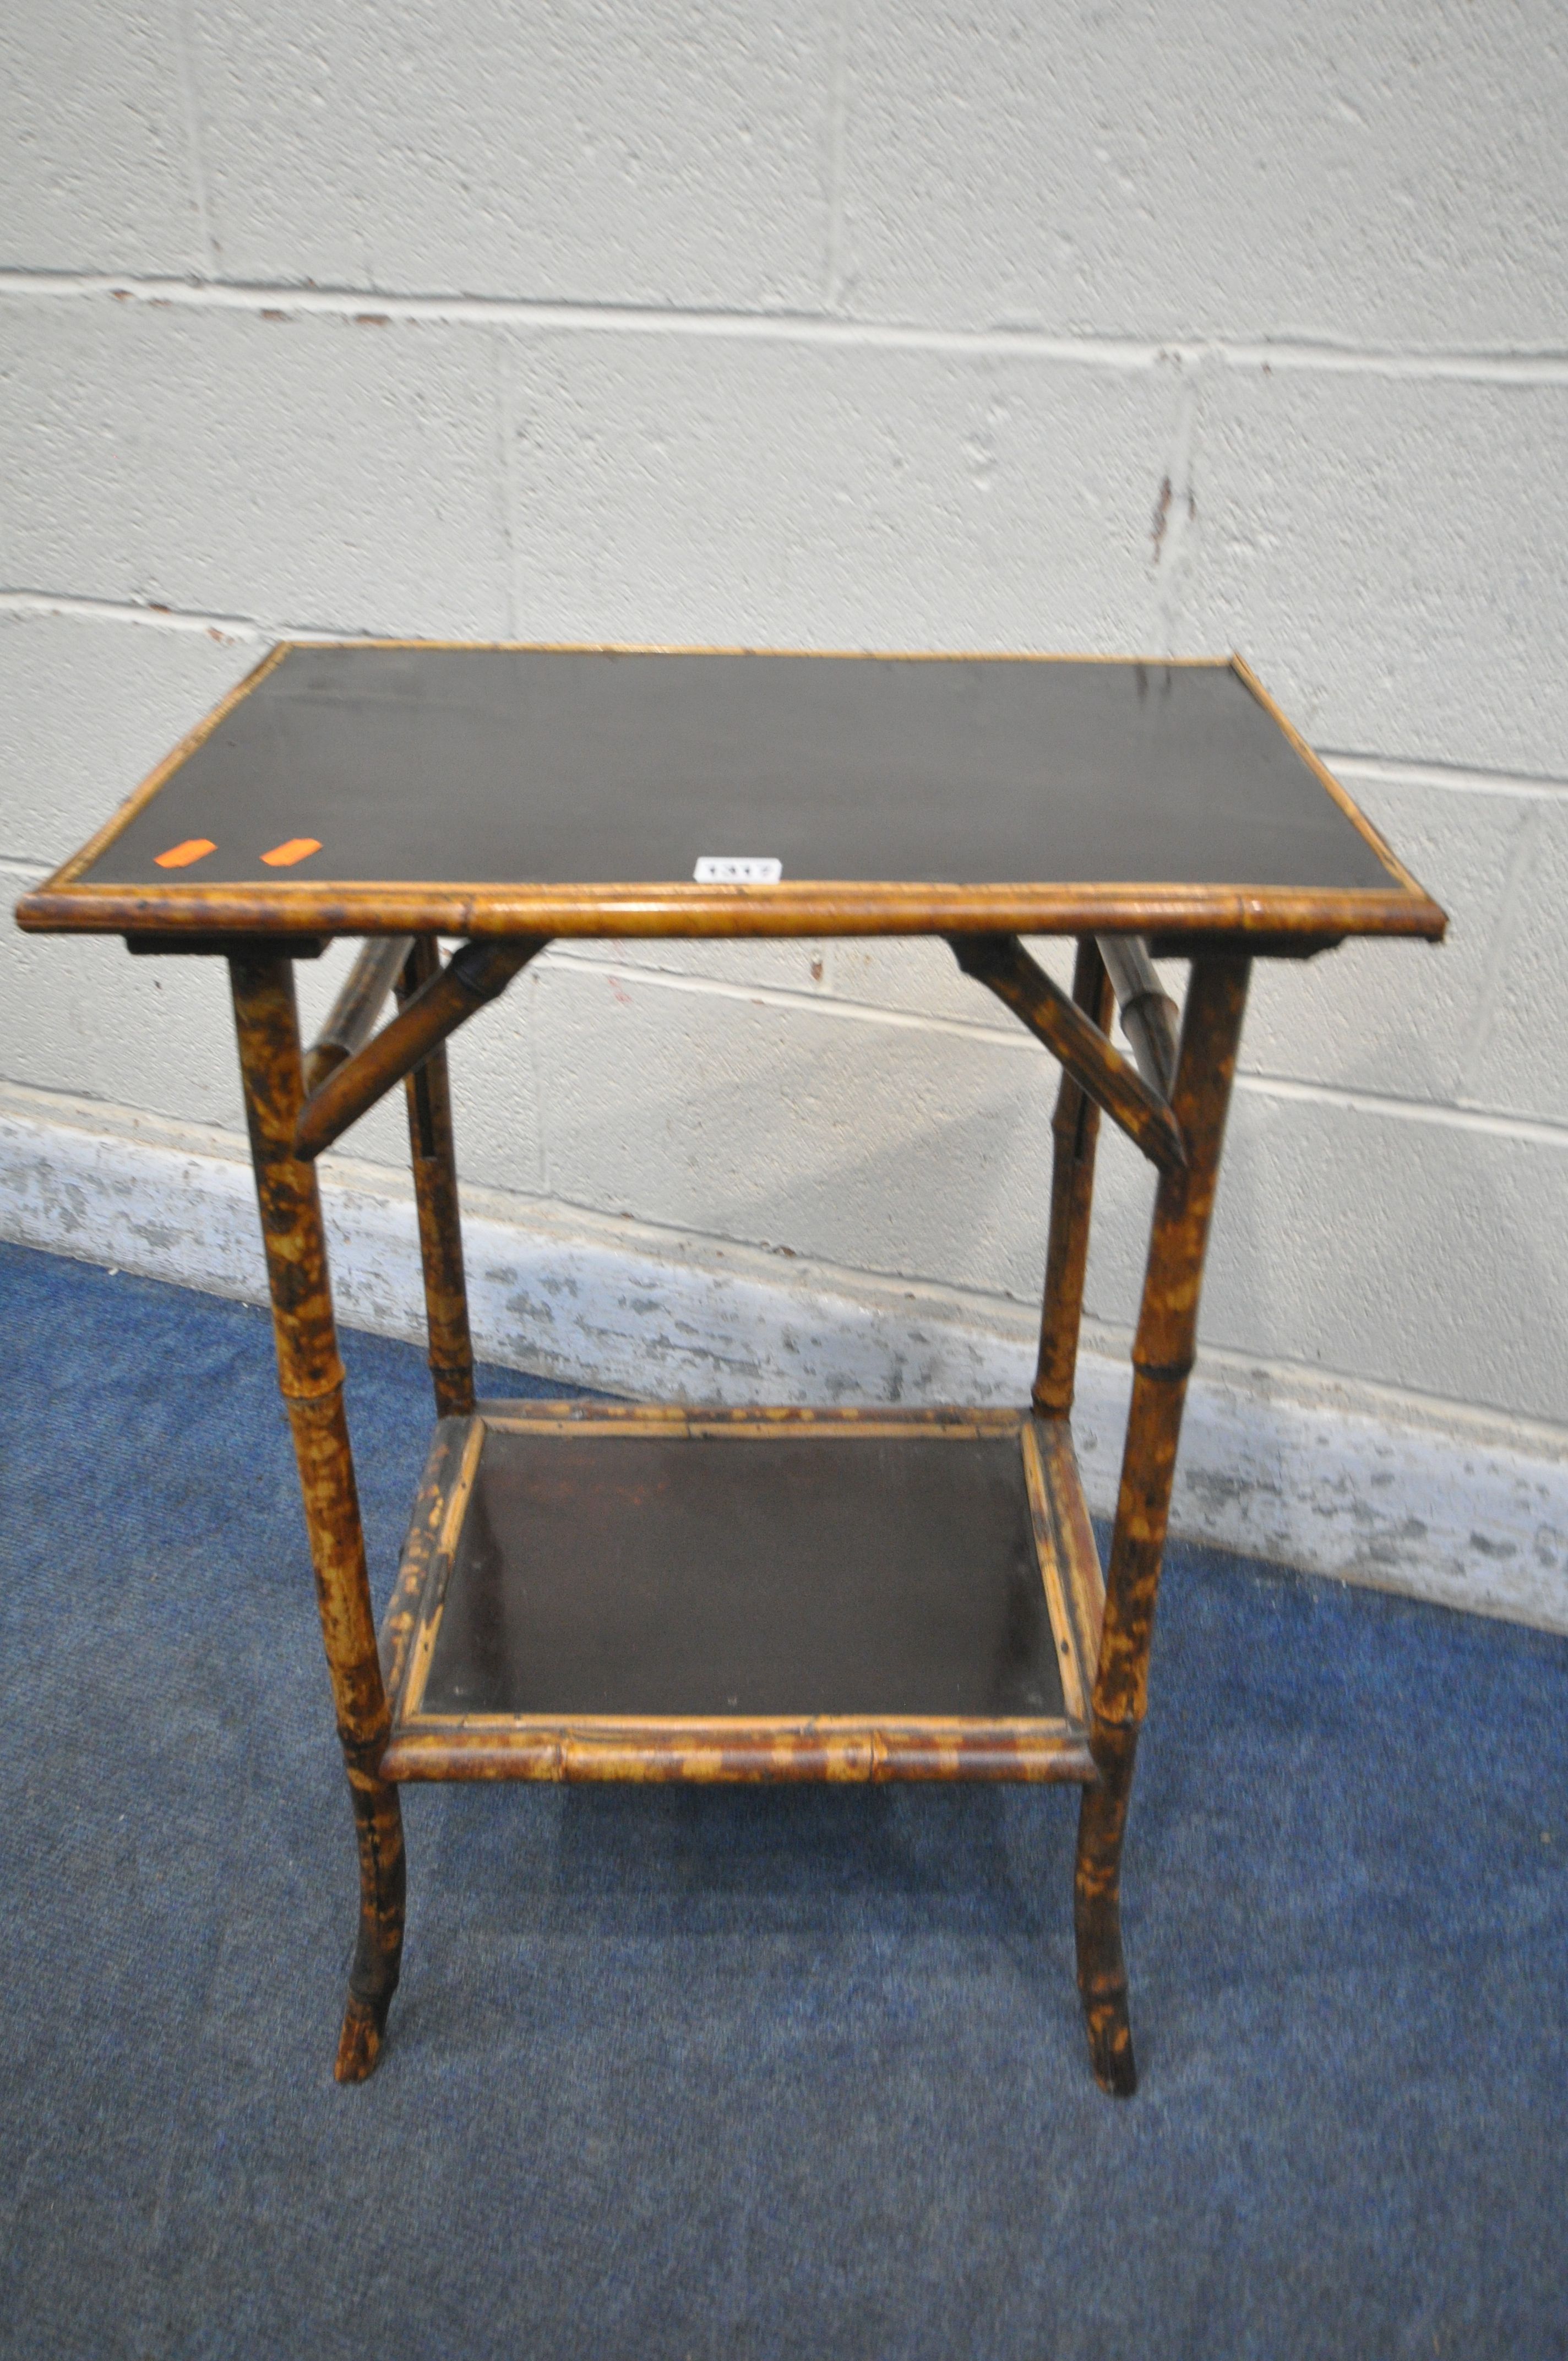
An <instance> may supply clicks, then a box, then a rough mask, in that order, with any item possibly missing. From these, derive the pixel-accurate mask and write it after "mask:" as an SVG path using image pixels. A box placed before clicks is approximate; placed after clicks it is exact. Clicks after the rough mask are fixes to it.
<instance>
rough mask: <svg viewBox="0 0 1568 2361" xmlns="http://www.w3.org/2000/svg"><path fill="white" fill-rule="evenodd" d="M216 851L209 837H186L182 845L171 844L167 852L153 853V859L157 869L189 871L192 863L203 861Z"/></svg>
mask: <svg viewBox="0 0 1568 2361" xmlns="http://www.w3.org/2000/svg"><path fill="white" fill-rule="evenodd" d="M217 849H218V848H217V846H216V845H215V844H214V842H213V840H212V838H211V837H210V836H188V837H187V838H186V839H185V841H184V843H183V844H171V845H170V848H169V850H168V851H167V852H155V853H154V854H153V859H154V861H155V862H157V864H158V866H159V869H189V868H190V866H191V863H192V861H205V859H206V857H207V855H208V853H209V852H215V851H217Z"/></svg>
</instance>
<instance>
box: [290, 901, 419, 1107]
mask: <svg viewBox="0 0 1568 2361" xmlns="http://www.w3.org/2000/svg"><path fill="white" fill-rule="evenodd" d="M412 941H413V937H412V936H411V935H380V936H374V935H373V936H372V937H371V938H370V940H369V941H368V942H367V943H364V944H362V945H361V947H360V951H359V956H358V958H357V959H356V961H355V962H354V965H353V966H352V967H351V968H350V969H349V971H348V974H347V977H346V979H345V983H344V986H343V990H342V991H341V992H340V993H339V994H338V995H337V998H336V999H335V1000H334V1002H333V1004H332V1014H331V1016H329V1017H328V1018H327V1020H326V1023H325V1024H324V1025H323V1027H322V1029H321V1031H320V1032H319V1033H318V1034H317V1036H316V1038H315V1043H314V1046H313V1049H311V1051H310V1053H309V1055H308V1056H307V1058H306V1060H305V1092H306V1095H307V1096H308V1095H309V1094H310V1093H311V1092H313V1091H314V1090H317V1089H319V1088H320V1086H321V1084H322V1083H323V1082H325V1080H326V1078H327V1076H328V1075H329V1074H330V1073H332V1072H333V1071H334V1069H335V1068H337V1067H339V1066H341V1065H342V1064H343V1062H344V1060H345V1059H347V1058H352V1057H353V1055H354V1053H355V1051H356V1049H363V1048H364V1047H365V1044H366V1042H367V1041H368V1039H369V1038H370V1033H371V1028H372V1027H374V1025H375V1022H376V1019H377V1017H378V1016H379V1015H380V1014H381V1004H382V1002H383V1001H384V1000H385V999H386V997H387V994H389V992H390V990H391V989H392V986H393V984H394V983H396V982H397V980H398V978H399V976H400V974H401V972H402V966H403V961H405V960H406V959H407V957H408V955H409V950H410V946H411V944H412Z"/></svg>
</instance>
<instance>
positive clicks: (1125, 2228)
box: [0, 1247, 1568, 2361]
mask: <svg viewBox="0 0 1568 2361" xmlns="http://www.w3.org/2000/svg"><path fill="white" fill-rule="evenodd" d="M0 1301H3V1304H4V1327H3V1332H0V1333H3V1334H4V1339H5V1366H4V1370H3V1372H0V1384H3V1385H4V1388H5V1411H4V1420H3V1424H0V1445H3V1448H4V1453H5V1468H4V1479H5V1497H4V1515H3V1519H0V1688H3V1698H0V1871H3V1876H0V2007H3V2010H4V2048H3V2050H0V2351H3V2352H4V2353H5V2354H6V2355H16V2356H33V2355H49V2356H53V2355H70V2356H111V2355H112V2356H122V2355H123V2356H136V2361H144V2356H159V2361H163V2356H186V2355H192V2356H193V2355H213V2356H219V2355H247V2356H248V2355H267V2356H273V2355H281V2356H292V2355H299V2356H313V2361H317V2357H318V2356H319V2361H336V2356H344V2361H365V2356H377V2361H403V2356H410V2361H412V2356H442V2361H485V2357H486V2356H555V2355H565V2356H605V2361H612V2356H637V2361H663V2356H672V2361H674V2356H688V2355H689V2356H704V2361H707V2356H716V2357H717V2356H726V2357H727V2361H729V2357H730V2356H734V2361H739V2357H740V2356H751V2355H758V2356H762V2355H767V2356H773V2355H778V2356H793V2355H803V2356H806V2355H809V2356H814V2361H815V2356H825V2355H829V2356H840V2355H842V2356H934V2357H938V2356H939V2357H940V2361H947V2356H970V2355H975V2356H1028V2361H1046V2356H1052V2361H1058V2357H1059V2361H1068V2356H1123V2355H1130V2354H1133V2353H1137V2354H1139V2355H1140V2356H1164V2355H1171V2356H1176V2355H1195V2356H1197V2355H1201V2356H1244V2355H1245V2356H1252V2355H1256V2356H1270V2357H1271V2361H1282V2357H1283V2356H1306V2355H1324V2356H1340V2355H1358V2356H1359V2355H1369V2356H1370V2355H1376V2356H1383V2355H1398V2356H1404V2355H1412V2356H1428V2355H1449V2354H1453V2355H1466V2356H1476V2355H1490V2354H1504V2353H1507V2354H1508V2355H1510V2356H1531V2355H1537V2354H1542V2355H1544V2354H1560V2353H1568V2193H1565V2192H1568V1940H1565V1938H1568V1642H1563V1641H1562V1640H1559V1639H1552V1638H1548V1637H1545V1636H1543V1635H1541V1634H1539V1633H1534V1632H1530V1631H1518V1630H1513V1629H1510V1628H1508V1626H1505V1625H1502V1624H1496V1623H1487V1622H1483V1621H1480V1620H1470V1619H1466V1618H1464V1617H1461V1616H1457V1615H1453V1614H1448V1613H1445V1612H1443V1611H1442V1610H1439V1609H1432V1608H1425V1607H1420V1606H1417V1605H1413V1604H1410V1603H1409V1602H1404V1601H1400V1600H1398V1599H1394V1598H1381V1597H1377V1596H1376V1595H1373V1594H1370V1593H1367V1592H1362V1591H1354V1590H1348V1589H1344V1588H1342V1587H1337V1586H1335V1585H1332V1584H1330V1583H1325V1582H1320V1581H1315V1580H1310V1579H1308V1578H1306V1577H1304V1576H1294V1575H1289V1574H1283V1573H1280V1572H1278V1571H1277V1570H1274V1569H1268V1568H1265V1567H1262V1566H1258V1565H1250V1564H1247V1563H1245V1562H1242V1561H1239V1560H1236V1559H1232V1558H1224V1557H1221V1556H1219V1555H1216V1554H1209V1553H1205V1552H1202V1551H1199V1550H1194V1549H1183V1548H1177V1547H1173V1548H1172V1550H1171V1551H1170V1554H1169V1559H1168V1572H1167V1576H1166V1587H1165V1593H1164V1597H1163V1599H1162V1603H1161V1622H1160V1628H1159V1633H1158V1638H1157V1646H1156V1656H1155V1666H1154V1683H1153V1708H1152V1715H1151V1719H1150V1721H1149V1725H1148V1730H1147V1734H1146V1741H1145V1745H1144V1751H1143V1754H1142V1757H1141V1760H1140V1763H1139V1777H1138V1784H1137V1788H1136V1792H1135V1799H1134V1811H1133V1820H1132V1828H1131V1834H1130V1837H1129V1841H1128V1850H1127V1860H1126V1874H1125V1894H1126V1932H1127V1950H1128V1958H1129V1964H1130V1968H1131V1972H1132V1980H1133V2002H1134V2029H1135V2037H1136V2041H1137V2047H1138V2057H1139V2063H1140V2067H1141V2070H1142V2076H1143V2087H1142V2089H1141V2091H1140V2092H1139V2094H1138V2096H1137V2097H1136V2098H1135V2100H1133V2101H1132V2102H1131V2103H1128V2104H1120V2105H1119V2104H1116V2103H1113V2102H1111V2101H1109V2100H1107V2099H1105V2098H1103V2097H1102V2095H1101V2093H1100V2092H1099V2091H1098V2090H1097V2089H1096V2088H1095V2086H1094V2084H1093V2082H1092V2081H1091V2077H1090V2072H1089V2067H1088V2062H1087V2057H1086V2052H1085V2048H1084V2042H1083V2037H1082V2033H1081V2030H1080V2021H1079V2014H1078V2004H1077V1999H1076V1995H1075V1992H1074V1987H1073V1972H1072V1941H1071V1927H1070V1886H1071V1861H1072V1838H1073V1825H1074V1817H1075V1808H1076V1798H1075V1797H1074V1796H1073V1795H1071V1794H1070V1793H1067V1792H1061V1791H1051V1790H1044V1791H1041V1790H1029V1789H1020V1788H1007V1787H985V1786H975V1787H970V1788H951V1789H940V1788H917V1787H916V1788H896V1787H894V1788H881V1789H874V1790H873V1789H865V1788H856V1789H850V1790H844V1791H839V1792H828V1791H825V1790H814V1789H809V1788H805V1789H776V1790H772V1791H762V1792H758V1791H739V1790H715V1791H708V1792H702V1791H698V1790H681V1789H653V1790H645V1791H642V1792H638V1791H636V1790H634V1789H627V1788H613V1787H612V1788H599V1789H595V1788H591V1787H590V1788H582V1787H579V1788H573V1789H558V1788H549V1787H539V1788H532V1789H530V1788H510V1789H506V1790H502V1791H496V1790H489V1791H486V1790H484V1789H481V1788H476V1787H448V1788H444V1789H442V1788H436V1789H430V1788H427V1789H414V1790H411V1791H409V1792H408V1794H407V1799H406V1810H407V1818H408V1834H409V1857H410V1916H409V1939H408V1949H407V1952H406V1955H405V1966H404V1973H403V1983H402V1988H401V1990H400V1993H399V1994H398V1998H397V2001H396V2003H395V2004H394V2009H393V2015H392V2020H391V2026H390V2032H389V2041H388V2046H387V2049H386V2052H385V2055H384V2058H383V2062H382V2064H381V2067H380V2070H379V2071H378V2073H377V2075H376V2076H375V2077H374V2079H373V2080H372V2081H369V2082H367V2083H366V2084H364V2085H363V2086H361V2087H359V2088H357V2089H352V2090H342V2089H339V2088H338V2087H337V2086H336V2085H335V2084H334V2081H333V2079H332V2071H331V2069H332V2059H333V2053H334V2044H335V2039H336V2033H337V2026H338V2019H339V2013H340V2010H341V2006H342V1999H343V1991H344V1974H345V1965H346V1960H347V1955H348V1950H349V1946H350V1938H351V1936H352V1932H353V1924H354V1915H355V1880H354V1866H353V1850H352V1839H351V1836H350V1830H349V1821H348V1811H347V1805H346V1801H345V1793H344V1786H343V1779H342V1773H341V1771H340V1768H339V1765H338V1760H337V1753H336V1746H335V1741H334V1736H333V1730H332V1720H331V1713H330V1708H329V1705H328V1700H327V1692H326V1682H325V1673H324V1668H323V1663H322V1657H321V1647H320V1640H319V1635H318V1631H317V1627H316V1620H315V1609H314V1601H313V1593H312V1585H311V1574H310V1565H309V1560H308V1557H307V1554H306V1549H305V1542H304V1534H303V1529H302V1520H301V1516H300V1510H299V1504H298V1496H297V1494H296V1491H295V1488H294V1475H293V1468H292V1464H291V1455H290V1450H289V1444H288V1437H287V1431H286V1428H285V1425H284V1422H283V1418H282V1411H281V1406H280V1402H279V1400H278V1396H277V1393H276V1390H275V1379H274V1374H273V1366H272V1355H271V1341H270V1333H269V1323H268V1321H267V1319H266V1317H265V1316H264V1315H263V1314H261V1313H260V1312H255V1311H252V1310H248V1309H246V1308H244V1307H242V1306H238V1305H235V1304H229V1303H223V1302H217V1301H213V1300H211V1299H209V1298H205V1297H202V1296H199V1295H193V1294H188V1293H185V1292H182V1291H181V1290H175V1289H171V1288H165V1287H159V1286H156V1285H153V1284H151V1283H149V1282H147V1281H143V1280H139V1279H129V1278H126V1277H123V1276H115V1275H113V1274H110V1273H106V1272H103V1271H99V1270H95V1269H93V1268H87V1267H85V1266H82V1265H78V1264H73V1263H70V1262H65V1261H61V1260H57V1259H55V1258H52V1257H48V1256H44V1255H38V1254H32V1253H27V1252H25V1251H23V1250H21V1249H19V1248H13V1247H0ZM344 1350H345V1359H346V1360H347V1362H348V1365H349V1377H350V1415H351V1420H352V1424H353V1429H354V1433H355V1439H356V1448H357V1450H358V1453H359V1463H360V1477H361V1486H362V1491H363V1496H364V1506H365V1512H366V1520H367V1532H368V1536H369V1543H370V1548H371V1554H372V1566H373V1576H374V1580H375V1583H376V1587H377V1592H378V1599H379V1598H382V1597H384V1596H385V1593H386V1590H387V1588H388V1587H389V1583H390V1580H391V1576H392V1572H393V1568H394V1566H395V1564H396V1558H397V1553H398V1548H399V1545H400V1540H401V1535H402V1530H403V1525H404V1521H405V1520H406V1517H407V1513H408V1507H409V1502H410V1500H411V1496H412V1492H413V1488H414V1485H415V1483H416V1480H417V1477H418V1474H419V1469H420V1466H421V1463H422V1458H423V1455H424V1449H425V1444H426V1440H427V1437H428V1430H429V1421H430V1415H431V1413H430V1410H429V1403H428V1393H427V1390H426V1383H425V1378H424V1373H423V1368H422V1356H420V1355H419V1354H418V1353H417V1352H415V1351H414V1350H413V1349H412V1348H411V1347H409V1346H405V1345H395V1344H390V1343H387V1342H383V1341H380V1340H378V1339H375V1338H370V1337H365V1336H354V1335H350V1336H347V1337H345V1339H344ZM490 1383H491V1385H492V1388H493V1389H495V1390H510V1391H514V1392H516V1391H521V1390H524V1389H526V1381H522V1382H521V1383H520V1381H518V1380H516V1379H515V1378H504V1379H503V1378H501V1377H500V1376H499V1373H496V1374H495V1375H494V1377H493V1378H492V1379H491V1380H490ZM535 1390H539V1389H535Z"/></svg>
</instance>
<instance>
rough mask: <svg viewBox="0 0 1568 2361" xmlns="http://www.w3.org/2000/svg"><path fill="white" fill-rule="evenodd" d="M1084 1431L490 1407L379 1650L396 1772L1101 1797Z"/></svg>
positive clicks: (436, 1512)
mask: <svg viewBox="0 0 1568 2361" xmlns="http://www.w3.org/2000/svg"><path fill="white" fill-rule="evenodd" d="M1102 1603H1103V1593H1102V1586H1101V1576H1100V1562H1099V1557H1098V1554H1097V1553H1096V1550H1095V1545H1094V1536H1093V1533H1092V1532H1091V1528H1090V1523H1089V1516H1088V1511H1087V1510H1086V1508H1085V1506H1084V1499H1083V1489H1082V1485H1081V1483H1080V1477H1079V1473H1078V1466H1077V1462H1076V1460H1075V1458H1074V1455H1073V1448H1072V1438H1071V1435H1070V1433H1069V1429H1068V1427H1067V1425H1066V1422H1064V1421H1044V1420H1039V1419H1036V1418H1032V1417H1031V1416H1030V1415H1029V1414H1028V1413H1027V1412H1020V1411H970V1410H950V1411H949V1410H942V1411H903V1412H900V1411H882V1410H877V1411H796V1410H746V1411H682V1410H677V1409H662V1408H654V1409H649V1408H644V1407H642V1406H640V1405H639V1406H630V1405H629V1406H626V1407H621V1406H620V1405H613V1406H612V1405H606V1404H603V1403H598V1402H532V1401H530V1402H485V1403H481V1404H480V1406H479V1411H478V1413H477V1416H475V1417H474V1418H472V1419H444V1420H443V1421H442V1422H440V1424H439V1425H438V1426H437V1428H436V1431H435V1440H434V1443H433V1447H432V1451H431V1455H430V1461H429V1464H428V1466H427V1467H426V1470H425V1477H424V1482H423V1485H422V1488H421V1492H420V1497H419V1500H418V1503H417V1506H416V1509H415V1514H414V1520H413V1524H412V1528H411V1532H410V1535H409V1541H408V1544H407V1547H406V1549H405V1551H404V1554H403V1563H402V1566H401V1569H400V1574H399V1578H398V1585H397V1588H396V1590H395V1592H394V1594H393V1598H392V1602H391V1605H390V1607H389V1609H388V1612H387V1618H386V1621H385V1623H384V1625H383V1627H382V1632H381V1658H382V1670H383V1675H384V1676H385V1679H386V1684H387V1690H388V1695H389V1699H390V1703H391V1709H392V1734H391V1739H390V1741H389V1745H388V1748H387V1751H386V1753H385V1755H384V1757H383V1760H382V1764H381V1769H382V1773H383V1775H384V1776H385V1777H387V1778H389V1779H397V1780H403V1779H507V1778H512V1779H697V1780H716V1779H845V1780H853V1779H910V1778H932V1779H962V1778H970V1779H973V1778H986V1779H1067V1780H1085V1779H1092V1778H1093V1777H1094V1776H1095V1772H1094V1766H1093V1763H1092V1761H1091V1757H1090V1753H1089V1747H1088V1735H1087V1699H1088V1695H1089V1691H1090V1688H1091V1685H1092V1680H1093V1667H1094V1664H1095V1662H1096V1659H1097V1656H1098V1652H1099V1642H1100V1623H1101V1617H1102Z"/></svg>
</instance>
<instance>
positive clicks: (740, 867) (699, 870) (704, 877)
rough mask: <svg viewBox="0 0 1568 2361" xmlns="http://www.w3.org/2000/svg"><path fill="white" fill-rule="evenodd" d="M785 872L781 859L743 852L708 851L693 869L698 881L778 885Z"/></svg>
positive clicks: (701, 856) (708, 883)
mask: <svg viewBox="0 0 1568 2361" xmlns="http://www.w3.org/2000/svg"><path fill="white" fill-rule="evenodd" d="M783 875H784V862H782V861H767V860H763V859H762V857H761V856H760V855H753V854H749V853H740V852H705V853H703V854H701V855H700V856H699V858H698V861H697V864H696V868H695V869H694V870H693V871H692V876H693V878H694V880H695V881H696V884H698V885H776V884H778V882H779V879H780V878H781V877H782V876H783Z"/></svg>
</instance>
